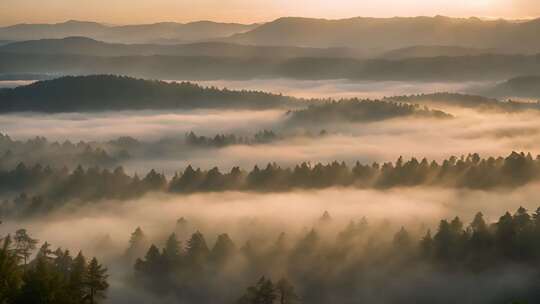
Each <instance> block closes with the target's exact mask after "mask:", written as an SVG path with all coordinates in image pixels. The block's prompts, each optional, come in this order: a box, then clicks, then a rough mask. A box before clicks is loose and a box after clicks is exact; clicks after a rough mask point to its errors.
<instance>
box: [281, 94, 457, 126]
mask: <svg viewBox="0 0 540 304" xmlns="http://www.w3.org/2000/svg"><path fill="white" fill-rule="evenodd" d="M289 114H290V119H291V121H292V122H293V123H300V124H302V123H308V124H319V123H339V122H370V121H379V120H384V119H390V118H398V117H423V118H452V115H450V114H447V113H445V112H442V111H438V110H430V109H428V108H426V107H424V108H421V107H420V106H418V105H411V104H407V103H395V102H382V101H378V100H359V99H350V100H342V101H333V102H327V103H325V104H322V105H311V106H309V107H308V108H306V109H301V110H296V111H291V112H289Z"/></svg>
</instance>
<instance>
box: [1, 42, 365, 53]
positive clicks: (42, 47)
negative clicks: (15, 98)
mask: <svg viewBox="0 0 540 304" xmlns="http://www.w3.org/2000/svg"><path fill="white" fill-rule="evenodd" d="M0 52H9V53H20V54H71V55H88V56H137V55H141V56H149V55H169V56H219V57H245V58H250V57H277V58H283V57H289V58H290V57H359V56H361V54H359V53H355V50H353V49H347V48H332V49H329V48H302V47H292V46H291V47H287V46H285V47H280V46H255V45H241V44H233V43H227V42H198V43H189V44H175V45H163V44H121V43H107V42H102V41H97V40H94V39H90V38H86V37H67V38H61V39H40V40H29V41H21V42H13V43H9V44H6V45H0Z"/></svg>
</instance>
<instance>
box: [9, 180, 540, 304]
mask: <svg viewBox="0 0 540 304" xmlns="http://www.w3.org/2000/svg"><path fill="white" fill-rule="evenodd" d="M538 186H539V185H538V184H532V185H528V186H526V187H522V188H519V189H516V190H514V191H504V192H502V191H490V192H485V191H471V190H449V189H437V188H432V187H431V188H422V187H417V188H409V189H393V190H387V191H378V190H351V189H341V188H333V189H327V190H321V191H296V192H289V193H281V194H254V193H240V192H228V193H220V194H217V193H209V194H196V195H189V196H173V195H163V194H149V195H147V196H145V197H144V198H142V199H138V200H133V201H127V202H118V201H106V202H101V203H96V204H88V205H86V206H84V207H80V208H77V209H70V208H69V207H66V208H64V209H62V210H58V211H56V212H54V213H53V214H50V215H47V216H43V217H40V218H35V219H32V220H19V221H16V222H12V221H7V222H5V223H4V224H3V225H2V226H1V228H2V234H4V233H7V232H12V231H15V230H16V229H18V228H22V227H24V228H26V229H27V230H28V232H29V233H30V234H31V235H32V236H34V237H36V238H38V239H40V240H47V241H48V242H49V243H51V244H53V245H54V246H61V247H62V248H68V249H71V250H73V251H74V250H79V249H82V250H83V251H84V252H85V254H87V255H92V256H93V255H95V256H97V257H98V258H100V259H101V260H103V261H105V262H106V264H107V266H108V267H109V269H110V274H111V278H110V282H111V288H110V291H109V300H108V301H109V302H110V303H148V302H159V303H169V302H170V303H177V302H178V301H180V302H181V300H180V299H182V298H183V297H185V296H186V295H183V294H182V293H178V294H176V295H175V294H174V293H170V292H168V291H166V290H163V291H161V292H160V291H158V292H156V290H154V291H152V287H151V286H152V284H151V283H148V285H143V286H140V285H137V284H135V283H134V282H133V278H134V270H133V264H132V263H130V261H128V260H126V249H127V247H128V240H129V238H130V234H131V233H132V232H133V231H134V230H135V228H136V227H140V228H141V229H142V230H143V231H144V234H145V235H146V239H147V243H146V244H147V246H149V245H150V244H152V243H153V244H155V245H156V246H158V247H159V248H161V247H163V246H165V242H166V240H167V237H168V236H169V235H170V233H172V232H176V233H177V237H178V239H179V240H180V241H181V246H182V247H184V246H186V245H187V243H188V239H189V238H190V237H191V234H192V233H195V232H196V231H200V232H202V233H203V234H204V236H205V238H206V241H207V242H208V246H210V247H211V246H213V244H214V243H215V242H216V240H217V239H218V236H219V235H220V234H223V233H226V234H227V235H228V237H230V238H231V239H232V240H233V242H234V244H235V246H236V248H241V250H242V252H246V250H248V248H250V247H246V246H249V245H247V244H252V245H251V246H257V247H259V249H258V250H262V248H268V247H267V246H270V245H271V243H270V244H268V242H274V241H275V240H277V239H280V234H281V233H282V232H284V233H285V234H286V235H287V239H289V240H290V241H292V242H299V243H298V244H302V242H306V240H307V239H306V240H305V239H304V237H305V236H306V234H307V235H308V237H309V232H310V231H311V230H312V229H315V230H314V231H316V232H317V235H318V237H319V238H320V240H321V241H322V245H319V246H322V247H317V248H318V249H315V250H320V252H319V253H320V254H322V253H324V252H325V249H324V248H325V247H324V246H329V245H330V244H331V243H333V242H335V241H336V237H338V236H339V238H341V237H342V236H341V235H342V234H343V233H345V232H344V231H347V229H351V223H353V222H356V223H359V224H358V225H360V224H362V225H365V224H367V225H368V226H367V227H369V230H370V232H369V234H368V235H369V237H368V236H366V238H367V239H366V240H365V241H367V245H363V246H367V247H366V249H365V250H367V251H366V252H354V253H353V252H349V253H348V254H354V255H356V258H354V259H353V260H350V259H351V258H352V257H348V258H347V259H346V260H339V261H338V260H336V262H335V264H334V263H332V265H334V266H333V267H334V268H333V270H332V272H335V273H336V274H337V273H342V274H343V275H350V274H346V273H347V272H345V273H343V271H344V269H343V267H345V266H346V265H349V266H350V267H353V268H358V267H360V269H364V271H365V272H363V273H361V279H359V278H357V276H354V277H355V280H360V282H364V283H362V284H361V285H358V286H357V287H356V288H355V289H351V288H349V287H346V286H341V287H339V288H338V287H337V286H335V287H331V286H326V287H325V290H326V289H329V290H333V293H330V294H328V293H324V296H325V298H321V299H316V296H315V294H317V292H314V291H313V289H310V284H312V283H314V282H315V281H317V280H321V279H322V278H316V277H309V278H308V277H306V278H304V279H305V281H298V280H297V281H296V282H297V283H298V284H299V287H300V288H299V290H298V292H300V293H301V294H305V295H306V296H307V297H309V299H311V300H312V301H313V302H314V303H319V302H320V303H325V302H326V303H327V301H330V300H331V298H333V299H334V300H342V301H345V302H347V303H350V302H351V299H352V298H350V297H351V296H353V294H350V292H351V291H352V290H356V291H354V297H355V298H356V299H363V300H369V301H372V300H375V299H376V298H378V299H379V300H378V301H379V303H409V302H408V300H405V301H402V300H398V299H400V298H401V297H405V299H407V298H411V299H416V300H419V302H420V303H429V301H430V300H433V299H438V300H441V301H442V299H445V298H446V299H448V301H446V300H444V301H443V302H444V303H452V301H456V300H458V299H460V298H467V299H475V303H491V302H490V301H491V300H489V298H493V299H494V300H498V299H500V297H501V296H502V294H501V293H499V292H493V290H491V289H492V288H495V287H496V286H500V287H501V288H504V289H505V290H506V293H507V294H510V295H515V294H519V292H520V290H521V291H525V290H526V288H527V287H525V286H528V285H529V284H530V282H531V281H530V280H531V278H532V275H533V274H532V273H530V272H528V271H526V269H522V268H520V267H517V266H516V267H515V268H504V267H503V268H501V269H493V270H492V272H488V273H481V274H467V273H461V272H457V273H446V272H445V271H443V272H439V271H436V270H433V269H431V268H429V267H427V266H422V267H420V268H404V269H401V270H400V271H402V273H401V274H400V275H397V274H396V275H391V272H390V273H387V271H395V270H396V269H400V268H399V267H400V266H396V263H397V265H400V263H401V262H402V261H401V262H400V259H399V256H400V255H399V254H397V253H393V255H392V256H388V257H386V258H385V259H386V261H387V263H388V264H387V265H386V266H382V265H380V266H373V267H372V266H368V265H364V266H361V265H358V264H354V263H355V262H354V261H356V259H360V260H359V261H362V259H365V262H364V263H368V262H369V261H370V260H371V259H373V258H374V256H373V253H375V252H377V251H374V252H371V250H377V249H376V248H379V249H378V250H382V251H381V252H385V253H384V254H387V253H386V252H387V251H386V250H387V249H384V248H386V247H384V246H383V245H382V244H385V243H386V242H390V243H391V242H392V237H393V235H394V234H395V233H396V232H398V231H399V229H400V227H402V226H404V227H406V228H407V231H408V232H409V233H410V235H411V237H412V239H414V240H417V239H418V240H419V239H420V238H421V237H422V235H424V234H425V233H426V231H427V230H428V229H431V230H432V231H436V229H437V225H438V223H439V220H441V219H449V220H450V219H452V218H454V217H455V216H459V217H460V218H461V220H462V221H463V222H464V223H470V222H471V221H472V220H473V217H474V215H475V214H476V212H478V211H481V212H482V213H483V214H484V219H485V220H486V222H495V221H497V220H498V218H499V216H501V215H502V214H503V213H504V212H506V211H507V210H510V211H512V212H513V211H514V210H516V209H517V208H518V207H520V206H523V207H525V208H527V209H528V210H530V211H533V210H536V207H538V206H537V203H538V202H537V200H536V198H537V193H536V192H537V189H538ZM325 211H327V212H328V214H329V216H326V217H324V216H323V213H324V212H325ZM179 219H181V220H180V221H178V220H179ZM339 238H338V240H339ZM379 242H381V243H380V244H379ZM394 242H396V241H395V239H394ZM371 243H373V244H372V245H371V246H375V247H373V248H372V247H370V245H369V244H371ZM324 244H327V245H324ZM261 246H262V247H261ZM298 246H300V245H298ZM380 246H383V247H380ZM385 246H386V245H385ZM269 248H271V247H269ZM144 249H145V250H146V249H147V247H145V248H144ZM265 250H269V249H265ZM289 250H293V249H289ZM294 250H298V249H294ZM75 252H76V251H75ZM317 252H318V251H317ZM317 252H312V253H311V254H315V255H317V254H319V253H317ZM370 252H371V253H370ZM144 253H145V251H143V252H141V253H139V254H140V255H139V256H140V257H142V256H143V255H144ZM278 257H279V256H278ZM278 257H275V256H274V257H272V263H277V264H275V266H274V269H273V271H272V272H271V273H266V272H264V270H260V271H261V272H258V271H257V270H256V269H251V270H249V271H248V270H247V269H245V267H246V265H245V263H246V262H243V261H242V260H233V261H231V262H230V263H229V264H228V266H227V267H226V268H224V269H223V270H221V273H220V274H219V275H218V276H217V277H214V278H213V279H212V280H211V281H209V282H207V283H206V284H210V285H206V286H208V288H212V291H213V292H217V293H218V294H222V295H226V296H227V297H228V298H232V299H234V298H235V297H236V298H238V297H239V296H240V294H241V292H242V290H243V288H244V287H247V285H246V284H250V283H254V282H252V281H251V280H256V279H257V278H258V277H252V276H253V275H255V276H259V277H260V276H262V275H266V276H269V277H274V278H275V279H276V280H277V279H278V277H275V276H279V275H281V273H285V272H286V271H288V272H289V276H292V277H295V274H294V269H295V267H296V268H298V267H300V268H298V271H306V270H305V269H304V270H302V269H303V268H302V267H304V266H302V265H303V264H302V263H300V264H296V265H288V264H286V263H285V262H279V260H277V261H276V260H275V259H276V258H278ZM147 258H148V256H147ZM313 258H314V256H312V255H309V257H308V260H306V261H304V262H303V263H307V264H306V265H309V263H314V260H312V259H313ZM324 263H327V262H324ZM351 263H353V264H351ZM325 265H326V264H325ZM275 267H278V268H275ZM291 267H292V268H291ZM321 267H323V266H322V265H321ZM377 267H379V268H380V269H379V270H380V271H382V273H377V272H374V271H375V270H376V269H377ZM395 267H397V268H395ZM425 267H427V268H425ZM286 269H288V270H286ZM291 271H293V273H290V272H291ZM317 271H321V269H318V270H316V272H317ZM234 273H238V275H239V276H235V275H234ZM241 274H245V275H241ZM246 274H249V275H247V276H246ZM327 275H328V277H327V278H326V279H322V280H323V281H325V280H326V281H327V282H328V283H329V284H331V283H336V282H338V281H339V280H338V279H337V278H335V277H332V274H330V273H328V274H327ZM135 277H136V276H135ZM495 277H496V278H497V279H495ZM351 278H352V277H351ZM161 279H163V280H166V276H164V275H161V276H160V280H161ZM297 279H298V278H297ZM312 280H315V281H312ZM516 280H517V281H516ZM225 282H229V283H231V284H232V285H230V286H229V287H228V288H229V289H228V291H224V290H223V286H224V285H226V283H225ZM310 282H312V283H310ZM355 282H356V283H355V284H359V282H358V281H355ZM443 282H452V284H450V285H445V284H444V283H443ZM520 282H521V283H520ZM139 283H140V282H139ZM178 284H181V283H180V282H178ZM351 284H352V282H351ZM381 284H382V285H381ZM425 284H427V285H429V286H432V288H434V290H436V291H437V292H438V293H434V294H432V293H426V292H425V291H418V289H417V288H419V287H420V286H426V285H425ZM220 286H221V287H220ZM376 286H379V287H381V286H386V287H385V288H387V290H390V291H392V293H390V294H387V295H382V294H380V293H378V292H377V291H376V290H377V289H373V288H374V287H376ZM473 286H476V287H478V286H481V287H480V289H479V290H474V292H472V291H473ZM482 286H483V287H482ZM520 286H521V287H520ZM141 287H142V288H141ZM351 287H352V286H351ZM158 290H159V289H158ZM456 291H461V292H465V291H468V292H472V293H470V294H468V295H467V296H466V297H464V296H463V295H459V294H460V293H458V294H456V293H455V292H456ZM179 292H180V291H179ZM321 292H322V291H321ZM444 294H446V296H443V295H444ZM321 295H323V294H321ZM192 296H193V295H192ZM199 297H200V296H199ZM314 297H315V298H314ZM328 297H331V298H328ZM199 299H200V301H202V302H205V303H210V302H208V299H206V298H204V297H202V298H199ZM396 301H397V302H396ZM443 302H441V303H443Z"/></svg>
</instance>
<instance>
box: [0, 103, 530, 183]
mask: <svg viewBox="0 0 540 304" xmlns="http://www.w3.org/2000/svg"><path fill="white" fill-rule="evenodd" d="M444 110H445V111H447V112H449V113H451V114H453V115H454V116H455V117H454V118H453V119H445V120H438V119H421V118H410V119H391V120H384V121H380V122H372V123H347V124H329V125H320V126H316V127H315V126H314V127H310V128H308V129H306V128H298V127H296V128H293V129H291V128H289V127H287V126H286V125H285V124H284V121H285V120H286V119H287V115H286V114H285V113H283V112H281V111H277V110H276V111H235V112H232V111H219V112H218V111H188V112H172V113H165V112H147V111H139V112H116V113H114V112H110V113H102V114H88V113H86V114H81V113H75V114H54V115H47V116H43V115H32V114H11V115H1V116H0V128H1V129H2V130H3V131H4V132H5V133H6V134H8V135H10V136H11V137H12V138H14V139H17V140H22V139H27V138H33V137H35V136H46V137H47V139H49V140H58V141H60V142H62V141H64V140H70V141H71V142H73V143H77V142H78V141H80V140H84V141H108V140H111V139H116V138H118V137H121V136H132V137H134V138H136V139H138V140H141V141H144V142H147V143H148V144H147V145H146V146H145V147H146V148H144V149H146V150H145V151H146V152H144V153H142V154H141V155H136V154H134V155H132V157H131V158H130V159H128V160H126V161H125V162H123V163H120V164H119V165H123V166H124V167H125V168H126V170H127V171H128V172H135V171H139V172H142V171H148V170H150V169H156V170H158V171H160V172H161V171H163V172H165V173H166V174H168V175H171V174H173V173H174V171H176V170H182V169H183V168H185V167H186V166H187V165H189V164H192V165H193V166H196V167H201V168H211V167H214V166H219V167H220V168H221V169H224V170H228V169H230V168H232V167H234V166H240V167H243V168H247V169H249V168H251V167H253V166H254V165H255V164H258V165H259V166H265V165H266V164H267V163H270V162H276V163H278V164H280V165H282V166H289V165H295V164H297V163H300V162H304V161H307V162H312V163H316V162H331V161H334V160H338V161H346V162H348V163H351V162H355V161H357V160H358V161H361V162H364V163H369V162H373V161H377V162H384V161H395V160H396V159H397V158H398V157H399V156H403V157H404V158H410V157H417V158H423V157H426V158H428V159H430V160H437V161H438V160H442V159H444V158H447V157H449V156H451V155H458V156H459V155H463V154H467V153H479V154H480V155H482V156H484V157H489V156H495V157H496V156H500V155H507V154H509V153H510V152H511V151H525V152H530V153H532V154H540V144H539V142H540V141H539V139H540V131H538V130H540V122H539V121H540V120H539V119H538V118H539V114H538V113H537V112H535V111H529V112H520V113H490V112H477V111H474V110H464V109H459V108H447V109H444ZM263 129H267V130H272V131H274V132H276V133H277V134H278V135H280V136H282V138H281V139H280V140H275V141H272V142H270V143H260V144H234V145H227V146H223V147H208V148H202V149H195V150H193V149H185V148H182V147H178V149H177V150H174V149H173V150H171V151H169V152H168V153H165V154H166V155H165V156H164V155H162V154H163V153H161V154H157V153H155V152H152V151H155V150H156V149H155V147H154V146H155V144H153V142H157V141H159V140H160V139H163V138H180V139H181V140H184V138H185V135H186V133H188V132H191V131H194V132H196V133H197V135H205V136H209V137H213V136H214V135H216V134H236V135H237V136H238V135H243V136H252V135H253V134H254V133H256V132H258V131H260V130H263ZM321 130H325V131H326V135H325V136H302V134H306V133H307V132H309V133H312V134H319V132H320V131H321ZM175 151H177V152H175ZM128 152H130V151H128Z"/></svg>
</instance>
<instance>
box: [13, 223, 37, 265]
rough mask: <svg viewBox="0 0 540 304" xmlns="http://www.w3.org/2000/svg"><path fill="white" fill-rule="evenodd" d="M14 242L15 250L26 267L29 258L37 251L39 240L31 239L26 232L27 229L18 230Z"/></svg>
mask: <svg viewBox="0 0 540 304" xmlns="http://www.w3.org/2000/svg"><path fill="white" fill-rule="evenodd" d="M13 240H14V241H15V250H16V252H17V254H18V255H19V256H20V257H21V258H22V260H23V262H24V265H25V266H26V264H27V263H28V258H29V257H30V256H31V255H32V251H34V250H35V249H36V244H37V243H38V240H36V239H33V238H31V237H30V235H28V233H27V232H26V229H19V230H17V231H16V232H15V236H14V237H13Z"/></svg>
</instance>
